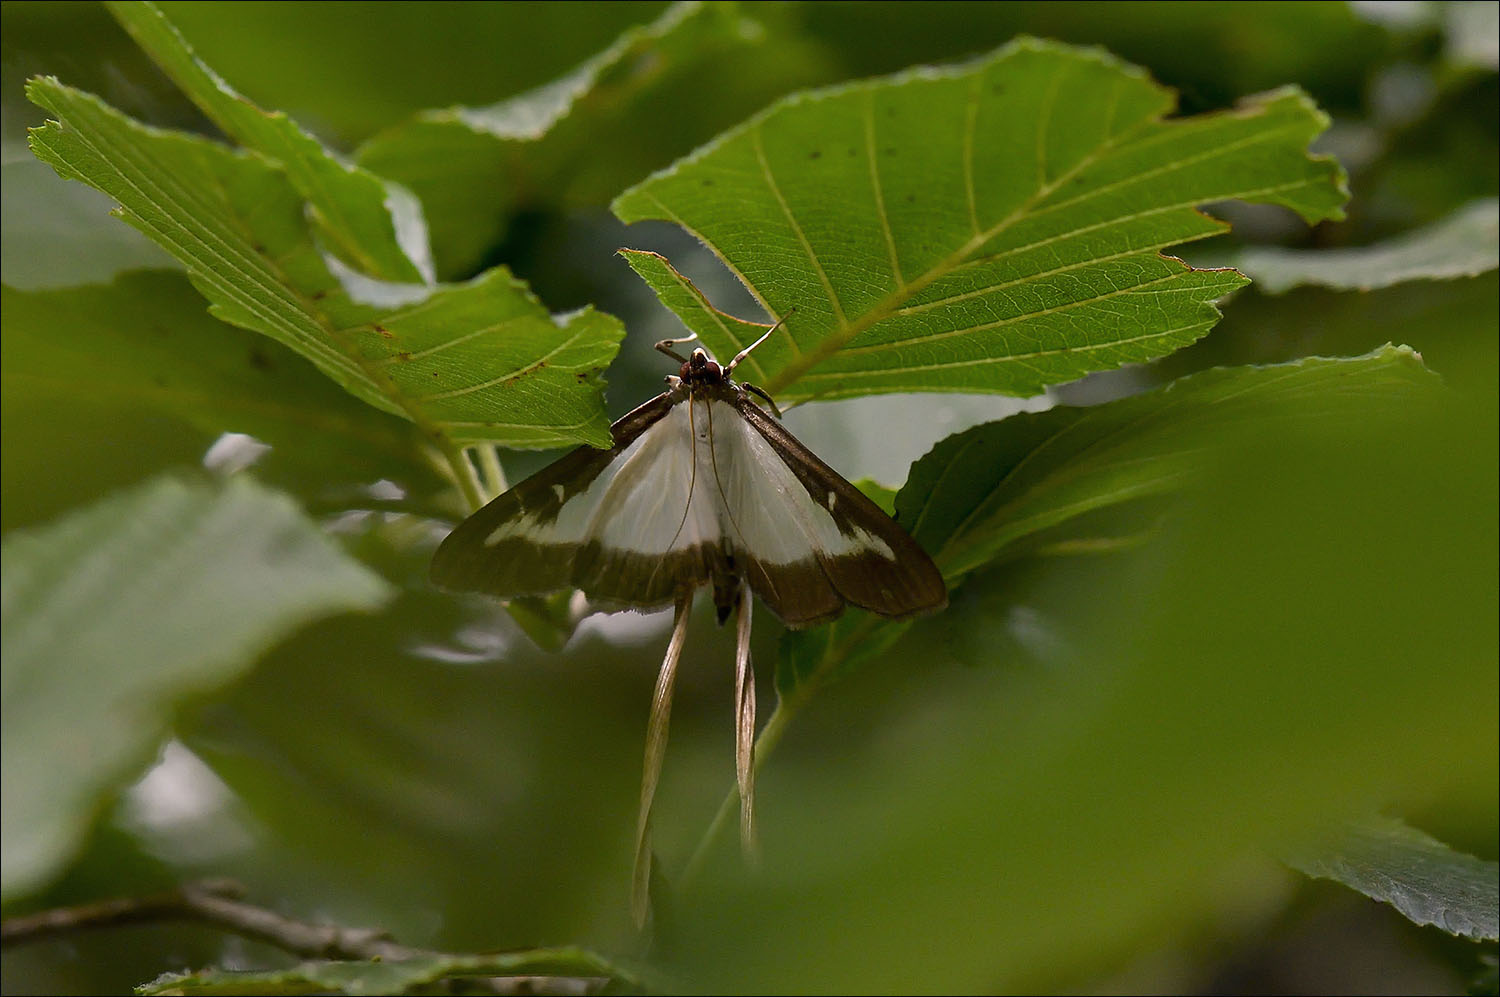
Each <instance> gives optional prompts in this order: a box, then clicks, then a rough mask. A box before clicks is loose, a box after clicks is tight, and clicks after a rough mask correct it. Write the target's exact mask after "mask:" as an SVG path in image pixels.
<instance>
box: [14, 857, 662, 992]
mask: <svg viewBox="0 0 1500 997" xmlns="http://www.w3.org/2000/svg"><path fill="white" fill-rule="evenodd" d="M244 893H245V888H244V887H243V886H241V885H240V884H239V883H236V882H234V881H233V880H228V879H208V880H201V881H198V882H194V883H188V884H185V885H183V886H180V887H178V888H177V889H174V890H166V891H163V892H161V893H153V894H150V895H148V896H143V897H119V898H116V899H113V900H101V901H97V902H94V903H88V904H79V905H78V906H75V907H58V908H55V909H53V910H46V911H40V912H38V913H36V914H27V915H24V916H21V917H12V918H6V919H5V920H4V921H0V943H3V944H4V945H5V946H11V945H22V944H25V943H27V942H35V941H42V940H44V939H47V938H54V937H58V936H61V935H66V934H70V933H73V932H78V931H86V930H92V929H95V928H106V927H115V926H120V925H127V924H144V923H150V922H157V921H173V920H176V921H196V922H199V923H203V924H208V925H210V926H212V927H216V928H219V929H220V930H223V931H228V932H231V933H233V934H237V935H241V936H244V937H246V938H253V939H255V940H256V941H260V942H265V943H267V944H269V945H273V946H275V947H276V948H279V949H282V950H283V951H286V952H290V953H292V954H294V955H297V956H301V957H302V958H304V959H332V960H350V961H359V962H367V961H368V962H373V961H380V962H384V963H401V962H409V961H412V960H422V959H432V960H438V961H439V962H440V963H441V965H439V966H438V967H437V972H439V973H441V974H442V976H443V977H445V978H452V977H459V976H461V977H464V978H466V979H468V980H469V982H470V984H471V985H472V986H475V987H477V988H479V989H480V990H482V991H484V992H493V993H496V994H532V993H562V992H566V993H588V992H596V991H597V990H598V989H599V987H600V986H601V985H604V986H608V985H610V983H611V982H612V983H613V985H615V986H620V987H624V988H626V989H630V990H644V989H646V985H645V984H644V983H643V982H642V981H641V980H639V979H638V978H636V977H635V976H634V975H633V974H631V973H630V972H628V971H626V970H623V969H620V968H619V967H617V966H614V965H612V964H611V963H609V962H608V961H607V960H605V959H602V958H600V957H599V956H597V955H595V954H594V953H592V952H587V951H585V950H583V949H577V948H557V949H527V950H521V951H516V952H502V953H494V954H470V953H449V952H438V951H435V950H432V949H420V948H413V947H411V946H409V945H402V944H400V943H398V942H395V941H392V940H391V938H390V936H389V935H387V934H386V933H385V932H382V931H377V930H373V929H369V928H344V927H340V926H338V925H332V924H311V923H308V922H306V921H297V920H294V919H293V918H289V917H286V916H284V915H282V914H278V913H276V912H275V911H270V910H266V909H265V908H263V907H256V906H255V905H253V904H248V903H245V902H244V901H243V900H241V899H240V898H241V897H242V896H244ZM565 981H566V986H564V987H562V988H561V989H559V987H558V984H561V983H564V982H565Z"/></svg>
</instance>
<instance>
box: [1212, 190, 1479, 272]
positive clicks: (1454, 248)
mask: <svg viewBox="0 0 1500 997" xmlns="http://www.w3.org/2000/svg"><path fill="white" fill-rule="evenodd" d="M1497 245H1500V201H1497V200H1496V199H1495V198H1487V199H1485V200H1482V201H1475V202H1473V203H1471V204H1468V205H1466V206H1465V207H1463V208H1461V209H1459V210H1458V211H1456V212H1454V213H1453V214H1452V215H1450V216H1449V217H1447V218H1444V219H1443V220H1442V221H1440V222H1436V223H1434V224H1432V225H1429V226H1427V227H1426V228H1424V229H1422V230H1421V231H1418V232H1412V233H1410V234H1408V235H1406V236H1402V237H1400V238H1395V239H1391V240H1388V241H1386V242H1384V243H1380V244H1378V245H1374V246H1363V247H1360V248H1357V249H1281V248H1278V247H1274V246H1255V247H1251V248H1249V249H1246V250H1244V251H1243V252H1241V253H1240V254H1239V255H1238V256H1237V257H1236V258H1235V266H1236V267H1238V268H1239V269H1241V270H1243V271H1244V272H1245V273H1246V274H1248V275H1249V276H1250V277H1251V278H1253V279H1254V280H1255V282H1256V284H1258V285H1259V286H1260V287H1261V288H1262V289H1263V290H1265V291H1266V292H1267V293H1269V294H1278V293H1280V292H1282V291H1286V290H1289V289H1290V288H1293V287H1297V286H1300V285H1307V284H1316V285H1318V286H1320V287H1332V288H1336V289H1338V290H1341V291H1369V290H1372V289H1374V288H1377V287H1390V286H1391V285H1392V284H1399V283H1401V282H1402V281H1408V280H1452V279H1453V278H1455V277H1473V276H1475V275H1477V274H1481V273H1484V272H1485V271H1486V270H1493V269H1495V267H1496V266H1500V249H1497V248H1496V246H1497Z"/></svg>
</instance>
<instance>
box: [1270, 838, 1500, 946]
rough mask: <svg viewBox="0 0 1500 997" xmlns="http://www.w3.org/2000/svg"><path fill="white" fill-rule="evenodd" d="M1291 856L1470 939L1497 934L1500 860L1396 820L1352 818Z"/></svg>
mask: <svg viewBox="0 0 1500 997" xmlns="http://www.w3.org/2000/svg"><path fill="white" fill-rule="evenodd" d="M1291 863H1292V865H1294V866H1295V867H1296V868H1298V869H1301V870H1302V871H1303V872H1305V873H1307V874H1308V875H1309V876H1319V877H1322V878H1324V879H1333V880H1337V881H1338V882H1340V883H1343V884H1344V885H1345V886H1348V887H1351V888H1352V889H1356V890H1358V891H1359V892H1361V893H1363V894H1364V895H1365V896H1367V897H1371V898H1373V899H1375V900H1380V901H1383V902H1385V903H1388V904H1390V905H1392V906H1393V907H1395V908H1396V909H1397V910H1399V911H1400V912H1401V913H1402V914H1405V915H1406V916H1407V917H1409V918H1411V919H1412V920H1413V921H1415V922H1416V923H1417V924H1431V925H1435V926H1437V927H1439V928H1441V929H1443V930H1444V931H1446V932H1449V933H1450V934H1454V935H1462V936H1464V937H1465V938H1472V939H1474V940H1475V941H1491V942H1492V941H1495V940H1496V939H1497V938H1500V921H1497V917H1500V913H1497V912H1500V866H1497V865H1496V864H1495V863H1494V862H1485V861H1483V860H1481V859H1477V858H1475V857H1474V856H1472V855H1465V854H1464V853H1462V852H1459V851H1455V850H1453V849H1452V848H1449V847H1448V846H1447V845H1445V844H1443V843H1442V842H1441V841H1438V840H1437V839H1436V838H1434V837H1432V836H1431V835H1429V834H1423V833H1422V832H1421V831H1418V830H1417V829H1416V828H1414V827H1411V826H1409V825H1407V824H1404V823H1402V822H1401V821H1399V820H1392V819H1390V818H1382V819H1378V820H1367V821H1363V822H1360V823H1356V824H1351V825H1350V826H1349V827H1347V828H1346V829H1345V830H1344V833H1343V835H1342V836H1340V837H1339V838H1338V839H1337V840H1336V841H1334V842H1333V843H1332V845H1331V846H1329V847H1327V848H1326V849H1325V850H1323V851H1321V852H1316V853H1314V852H1306V853H1303V854H1301V855H1296V856H1293V857H1292V858H1291Z"/></svg>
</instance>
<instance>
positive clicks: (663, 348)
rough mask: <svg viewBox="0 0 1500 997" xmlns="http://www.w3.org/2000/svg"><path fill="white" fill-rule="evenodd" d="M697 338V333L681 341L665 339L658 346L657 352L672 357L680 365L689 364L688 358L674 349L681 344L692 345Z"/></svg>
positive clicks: (684, 337)
mask: <svg viewBox="0 0 1500 997" xmlns="http://www.w3.org/2000/svg"><path fill="white" fill-rule="evenodd" d="M697 338H698V334H697V333H696V332H695V333H693V334H692V335H691V336H683V337H682V338H681V339H663V340H661V341H660V342H658V343H657V344H656V351H657V352H658V353H665V354H666V355H667V356H669V357H671V358H672V359H673V360H676V361H677V362H678V363H687V362H688V360H687V357H685V356H682V355H681V354H680V353H678V352H677V351H676V350H674V349H673V348H672V347H674V346H677V345H679V344H681V343H691V342H693V341H694V340H696V339H697Z"/></svg>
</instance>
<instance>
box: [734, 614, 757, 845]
mask: <svg viewBox="0 0 1500 997" xmlns="http://www.w3.org/2000/svg"><path fill="white" fill-rule="evenodd" d="M751 601H752V600H751V597H750V590H749V589H745V588H742V589H740V598H739V604H738V606H737V607H736V610H737V616H738V619H737V620H736V621H735V622H736V624H737V626H736V627H735V630H736V635H735V636H736V640H735V652H734V774H735V783H736V785H737V786H738V787H739V792H740V847H741V848H742V849H743V850H744V853H745V861H746V862H747V863H749V864H750V865H752V866H753V865H754V864H755V862H756V858H757V853H758V846H757V844H756V840H755V666H754V665H753V664H751V662H750V604H751Z"/></svg>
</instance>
